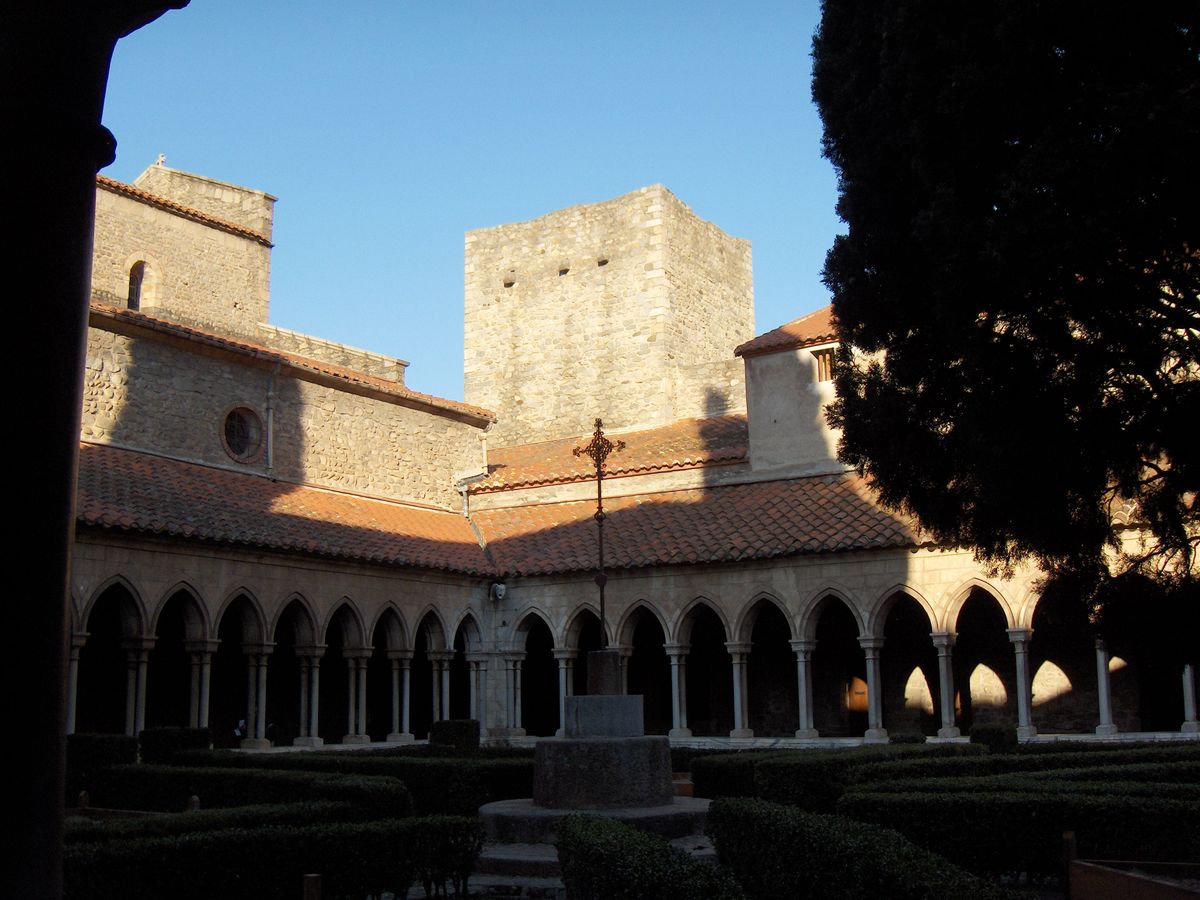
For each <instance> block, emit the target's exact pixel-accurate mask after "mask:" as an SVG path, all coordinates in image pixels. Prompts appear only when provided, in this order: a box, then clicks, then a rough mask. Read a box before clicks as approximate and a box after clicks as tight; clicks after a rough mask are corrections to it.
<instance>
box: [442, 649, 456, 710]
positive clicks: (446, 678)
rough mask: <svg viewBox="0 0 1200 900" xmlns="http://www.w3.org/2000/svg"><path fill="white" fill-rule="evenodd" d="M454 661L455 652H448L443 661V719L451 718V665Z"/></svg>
mask: <svg viewBox="0 0 1200 900" xmlns="http://www.w3.org/2000/svg"><path fill="white" fill-rule="evenodd" d="M453 661H454V652H453V651H447V653H446V656H445V657H444V658H443V659H442V718H443V719H449V718H450V665H451V663H452V662H453Z"/></svg>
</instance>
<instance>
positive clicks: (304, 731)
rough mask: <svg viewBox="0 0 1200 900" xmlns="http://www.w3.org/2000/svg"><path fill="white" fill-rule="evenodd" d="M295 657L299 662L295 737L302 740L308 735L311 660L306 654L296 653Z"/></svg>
mask: <svg viewBox="0 0 1200 900" xmlns="http://www.w3.org/2000/svg"><path fill="white" fill-rule="evenodd" d="M296 658H297V659H298V660H299V664H300V734H298V735H297V736H296V737H297V739H298V740H303V739H304V738H306V737H308V694H309V690H310V688H309V686H308V685H309V680H308V678H309V670H310V669H311V668H312V662H311V661H310V660H309V658H308V657H307V656H301V655H300V654H299V653H297V654H296Z"/></svg>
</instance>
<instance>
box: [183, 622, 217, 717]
mask: <svg viewBox="0 0 1200 900" xmlns="http://www.w3.org/2000/svg"><path fill="white" fill-rule="evenodd" d="M219 643H220V642H219V641H205V640H198V641H185V642H184V645H183V649H184V650H186V651H187V652H188V654H189V655H190V656H191V661H192V693H191V701H190V703H189V706H188V721H189V722H190V723H191V726H192V728H207V727H208V698H209V690H210V686H211V682H212V656H213V654H214V653H215V652H216V651H217V645H218V644H219Z"/></svg>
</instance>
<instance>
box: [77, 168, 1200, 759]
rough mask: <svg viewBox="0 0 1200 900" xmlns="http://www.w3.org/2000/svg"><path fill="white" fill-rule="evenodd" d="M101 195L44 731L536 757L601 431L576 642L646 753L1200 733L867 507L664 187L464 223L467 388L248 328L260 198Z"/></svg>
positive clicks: (1156, 684) (701, 233)
mask: <svg viewBox="0 0 1200 900" xmlns="http://www.w3.org/2000/svg"><path fill="white" fill-rule="evenodd" d="M96 189H97V198H96V201H97V202H96V207H97V209H96V228H95V251H94V265H93V281H92V301H91V310H90V331H89V339H88V347H87V369H86V376H85V377H86V384H85V400H84V406H83V415H82V431H81V435H80V465H79V488H78V506H77V528H76V539H75V556H74V563H73V572H72V581H71V584H72V599H73V613H72V615H73V629H72V630H73V636H72V645H71V646H72V649H71V657H70V670H69V700H68V711H69V720H68V730H69V731H72V732H73V731H81V732H82V731H109V732H127V733H134V732H136V731H138V730H140V729H142V728H143V727H148V726H155V725H188V724H190V725H208V726H210V727H211V728H212V729H213V734H214V736H215V739H216V741H217V742H218V743H219V744H223V745H227V746H228V745H233V744H235V743H240V744H241V745H242V746H246V747H251V748H255V747H264V746H267V744H268V742H270V743H274V744H277V745H286V744H293V745H301V746H303V745H308V746H315V745H320V744H322V743H336V742H341V743H365V742H368V741H393V742H400V741H408V740H412V739H413V738H414V737H415V738H418V739H419V738H422V737H424V736H425V735H426V734H427V732H428V730H429V727H430V723H431V722H432V721H434V720H436V719H443V718H463V717H468V716H469V717H474V718H478V719H480V720H481V721H482V723H483V728H484V732H485V735H487V736H488V737H490V738H494V739H517V738H520V737H521V736H529V735H552V734H554V733H555V730H556V729H557V728H558V725H559V721H560V718H561V710H562V705H563V698H564V697H565V696H567V695H568V694H570V693H572V692H581V691H583V690H584V689H585V685H586V680H587V679H586V658H587V657H586V653H587V651H588V650H589V649H594V648H596V647H598V646H599V645H600V643H601V628H602V625H601V622H600V618H599V615H598V613H599V607H598V603H597V588H596V585H595V583H594V581H593V576H594V574H595V569H596V565H597V543H596V523H595V520H594V519H593V513H594V512H595V498H596V482H595V477H594V470H593V469H592V467H591V461H590V460H589V459H587V458H586V457H577V456H576V455H574V454H573V453H572V450H573V448H576V447H579V446H581V445H583V444H585V443H587V441H588V440H589V438H590V434H591V432H592V423H593V420H594V419H595V418H596V417H601V418H603V421H604V428H605V431H606V433H607V434H608V435H609V436H610V437H611V439H612V440H614V441H618V440H619V441H621V442H623V444H624V446H623V447H622V448H621V449H620V450H618V451H617V452H614V453H613V455H612V456H610V457H609V459H608V464H607V465H608V472H607V476H606V478H605V480H604V499H605V509H606V513H607V518H606V520H605V527H604V530H605V534H606V544H605V566H606V571H607V574H608V582H607V587H606V605H607V614H606V622H605V624H604V626H603V627H604V628H605V629H606V631H607V640H608V642H609V643H611V644H613V645H615V646H617V647H619V648H620V650H621V653H622V656H623V659H624V663H625V666H624V677H625V679H626V682H627V688H628V690H629V691H631V692H636V693H641V694H643V695H644V697H645V701H644V703H645V717H646V728H647V731H648V732H650V733H662V734H670V735H671V737H672V739H675V740H680V741H682V740H688V739H699V738H722V739H725V740H726V741H729V740H730V739H733V740H732V743H735V744H736V743H738V739H741V740H742V741H744V742H745V743H747V744H749V739H751V738H754V739H755V743H758V742H759V739H762V738H779V739H788V740H790V741H793V742H800V743H804V742H807V743H819V742H824V741H829V740H831V739H839V740H841V741H843V742H850V741H853V740H866V741H876V740H886V739H887V737H888V734H889V732H890V733H891V734H897V733H910V734H911V733H914V732H923V733H925V734H927V735H930V736H941V737H943V738H948V737H954V736H957V735H959V734H965V733H966V730H967V729H968V728H969V727H970V726H971V725H972V724H974V723H978V722H984V721H996V720H1002V721H1011V722H1012V723H1014V724H1016V725H1018V726H1019V729H1020V733H1021V734H1022V735H1024V736H1026V737H1030V738H1033V737H1034V736H1044V735H1048V734H1064V733H1089V734H1093V733H1098V734H1102V735H1104V734H1118V733H1126V732H1175V733H1179V732H1181V731H1182V732H1195V731H1197V728H1198V723H1197V715H1196V702H1195V678H1194V673H1193V672H1192V671H1191V670H1187V671H1184V672H1180V671H1167V670H1165V669H1164V668H1163V667H1162V666H1161V665H1159V664H1156V660H1154V659H1152V658H1146V659H1138V658H1133V657H1132V656H1131V657H1130V658H1121V657H1119V656H1117V655H1116V654H1115V653H1110V652H1109V651H1108V650H1107V649H1106V648H1105V647H1104V646H1103V645H1100V644H1097V643H1096V642H1095V641H1094V640H1093V639H1092V638H1091V637H1089V635H1088V630H1087V627H1086V621H1085V620H1084V617H1083V613H1082V609H1081V605H1080V604H1078V603H1075V602H1073V601H1072V598H1070V597H1064V596H1053V595H1043V594H1042V593H1041V592H1040V591H1039V586H1038V574H1039V573H1037V572H1036V571H1031V570H1022V571H1018V572H1017V573H1016V574H1015V575H1014V576H1013V577H1010V578H999V577H994V576H991V575H989V574H988V572H987V571H986V570H985V569H984V568H982V567H980V565H979V564H977V563H976V561H975V560H974V558H973V555H972V553H971V552H970V551H969V550H964V549H960V548H955V547H944V546H937V545H935V544H933V543H932V542H931V541H930V540H928V538H927V537H926V536H924V535H922V533H921V531H920V529H919V528H918V527H917V526H916V525H915V523H913V522H912V521H909V520H908V519H906V518H904V517H903V516H898V515H896V514H894V513H891V512H889V511H887V510H885V509H884V508H882V507H881V506H880V505H879V504H878V502H877V501H876V499H875V497H874V496H873V494H872V492H871V490H870V488H869V487H868V486H867V485H866V484H865V483H864V481H863V480H862V479H861V478H859V477H858V476H857V475H856V474H855V473H853V472H851V471H847V470H846V469H845V467H844V466H842V465H841V464H839V463H838V461H837V460H836V458H835V448H836V444H837V435H836V434H835V433H833V432H831V431H830V429H829V427H828V426H827V425H826V423H825V420H824V416H823V414H822V409H823V406H824V405H825V404H826V403H828V402H829V401H830V399H831V398H832V391H833V386H832V382H831V380H830V375H831V372H830V366H831V356H832V352H833V349H834V347H835V343H836V337H835V334H834V331H833V328H832V325H831V321H830V315H829V310H828V309H825V310H820V311H818V312H814V313H811V314H809V315H806V316H803V317H801V318H799V319H796V320H795V321H793V322H789V323H787V324H785V325H783V326H781V327H779V328H776V329H775V330H773V331H769V332H767V333H765V334H761V335H757V336H756V335H755V334H754V330H753V323H754V315H753V282H752V276H751V264H750V247H749V245H748V243H747V242H746V241H743V240H739V239H737V238H733V237H730V236H729V235H726V234H725V233H724V232H722V231H721V230H720V229H719V228H718V227H716V226H715V225H713V224H712V223H709V222H705V221H702V220H701V219H699V218H698V217H697V216H695V215H694V214H693V213H692V211H691V210H690V209H688V207H687V206H685V205H684V204H683V203H682V202H681V201H680V200H679V199H677V198H676V197H675V196H674V195H673V194H671V193H670V192H669V191H668V190H667V189H666V188H664V187H662V186H661V185H655V186H652V187H648V188H643V189H641V190H638V191H635V192H633V193H631V194H627V195H625V196H623V197H618V198H616V199H614V200H609V201H607V202H603V203H597V204H592V205H588V206H577V207H572V208H570V209H566V210H561V211H559V212H554V213H550V214H549V215H545V216H542V217H541V218H538V219H535V220H533V221H530V222H522V223H517V224H511V225H502V226H498V227H495V228H487V229H483V230H479V231H473V232H470V233H468V234H467V236H466V265H465V279H466V282H465V301H466V302H465V316H466V318H465V323H466V328H465V401H466V402H459V401H456V400H448V399H444V398H440V397H434V396H430V395H428V394H423V393H419V392H417V391H413V390H410V389H409V388H408V387H406V385H405V367H406V365H407V363H405V362H404V361H403V360H400V359H395V358H390V357H384V356H380V355H377V354H374V353H368V352H365V351H362V350H358V349H355V348H352V347H347V346H344V345H340V344H336V343H332V342H329V341H325V340H321V339H320V338H316V337H312V336H308V335H303V334H297V333H295V332H292V331H288V330H286V329H282V328H278V327H275V326H272V325H270V324H269V315H268V305H269V270H270V255H271V246H272V243H271V229H272V217H273V204H274V200H275V198H274V197H272V196H270V195H269V194H266V193H264V192H262V191H258V190H250V189H246V188H241V187H237V186H234V185H230V184H225V183H222V182H219V181H214V180H212V179H209V178H205V177H201V176H197V175H192V174H187V173H184V172H179V171H176V170H173V169H170V168H167V167H165V166H163V165H161V164H156V165H154V166H152V167H150V168H149V169H147V170H146V171H145V172H144V173H143V174H142V175H141V176H139V178H138V179H137V180H136V181H135V182H134V183H133V184H132V185H128V184H123V183H120V182H116V181H113V180H110V179H108V178H104V177H100V178H98V179H97V186H96ZM1039 739H1040V738H1039Z"/></svg>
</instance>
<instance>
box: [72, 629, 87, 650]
mask: <svg viewBox="0 0 1200 900" xmlns="http://www.w3.org/2000/svg"><path fill="white" fill-rule="evenodd" d="M89 637H91V635H90V634H89V633H88V632H86V631H73V632H71V649H72V650H82V649H83V648H84V645H86V644H87V639H88V638H89Z"/></svg>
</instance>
